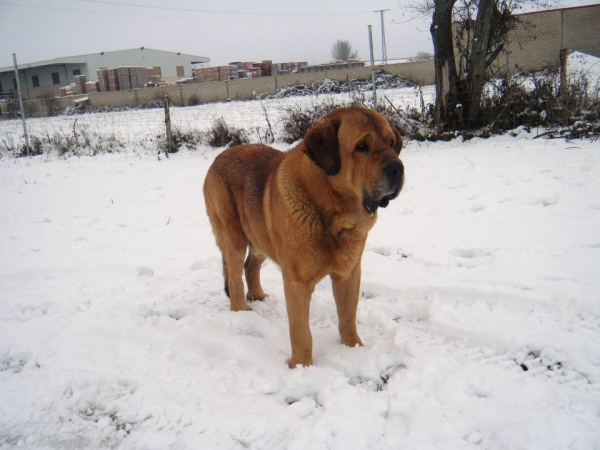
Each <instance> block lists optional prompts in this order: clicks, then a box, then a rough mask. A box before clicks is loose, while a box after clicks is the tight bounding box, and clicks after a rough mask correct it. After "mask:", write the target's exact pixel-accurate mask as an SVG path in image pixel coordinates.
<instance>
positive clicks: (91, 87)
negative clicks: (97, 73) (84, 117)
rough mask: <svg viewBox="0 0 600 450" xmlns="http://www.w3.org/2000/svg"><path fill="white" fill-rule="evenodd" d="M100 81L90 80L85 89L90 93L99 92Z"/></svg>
mask: <svg viewBox="0 0 600 450" xmlns="http://www.w3.org/2000/svg"><path fill="white" fill-rule="evenodd" d="M99 89H100V83H99V82H98V81H88V82H87V83H85V90H86V92H87V93H88V94H93V93H96V92H99Z"/></svg>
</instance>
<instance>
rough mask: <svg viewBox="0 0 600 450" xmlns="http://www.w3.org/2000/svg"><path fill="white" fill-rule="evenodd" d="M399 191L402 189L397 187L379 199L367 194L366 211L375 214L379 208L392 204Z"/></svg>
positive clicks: (364, 204) (364, 205)
mask: <svg viewBox="0 0 600 450" xmlns="http://www.w3.org/2000/svg"><path fill="white" fill-rule="evenodd" d="M399 193H400V190H399V189H395V190H394V191H393V192H391V193H389V194H387V195H384V196H383V197H381V198H379V199H370V198H369V197H368V196H365V201H364V203H363V207H364V208H365V211H367V212H368V213H369V214H371V215H374V214H375V212H376V211H377V208H385V207H386V206H387V205H389V204H390V200H393V199H395V198H396V197H398V194H399Z"/></svg>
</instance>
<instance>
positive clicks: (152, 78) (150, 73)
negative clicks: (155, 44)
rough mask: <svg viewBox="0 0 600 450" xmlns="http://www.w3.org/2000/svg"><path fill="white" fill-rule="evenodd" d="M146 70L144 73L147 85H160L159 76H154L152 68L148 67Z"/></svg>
mask: <svg viewBox="0 0 600 450" xmlns="http://www.w3.org/2000/svg"><path fill="white" fill-rule="evenodd" d="M146 70H147V72H146V73H147V74H148V84H150V85H154V86H156V85H157V84H158V83H160V75H155V74H154V67H148V68H147V69H146Z"/></svg>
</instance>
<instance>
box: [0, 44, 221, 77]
mask: <svg viewBox="0 0 600 450" xmlns="http://www.w3.org/2000/svg"><path fill="white" fill-rule="evenodd" d="M132 50H152V51H154V52H162V53H176V54H177V55H183V56H189V57H191V58H199V59H207V60H209V61H210V58H209V57H208V56H198V55H190V54H188V53H180V52H169V51H165V50H156V49H154V48H147V47H141V48H140V47H137V48H127V49H123V50H112V51H108V52H96V53H88V54H85V55H75V56H65V57H61V58H54V59H47V60H43V61H35V62H29V63H19V64H18V67H19V70H22V69H30V68H33V67H44V66H55V65H61V64H87V57H88V55H95V54H98V53H99V54H101V55H105V54H107V53H120V52H129V51H132ZM198 62H201V61H198ZM14 70H15V68H14V66H8V67H0V73H2V72H14Z"/></svg>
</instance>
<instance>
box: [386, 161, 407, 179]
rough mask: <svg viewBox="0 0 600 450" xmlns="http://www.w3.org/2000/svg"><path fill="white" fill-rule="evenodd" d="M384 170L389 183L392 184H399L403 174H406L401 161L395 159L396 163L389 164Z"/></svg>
mask: <svg viewBox="0 0 600 450" xmlns="http://www.w3.org/2000/svg"><path fill="white" fill-rule="evenodd" d="M383 170H384V172H385V174H386V176H387V179H388V181H389V182H390V183H391V184H397V183H399V182H400V180H401V179H402V174H403V173H404V166H403V165H402V162H401V161H399V160H397V159H395V160H394V161H391V162H389V163H387V165H386V166H385V168H384V169H383Z"/></svg>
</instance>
